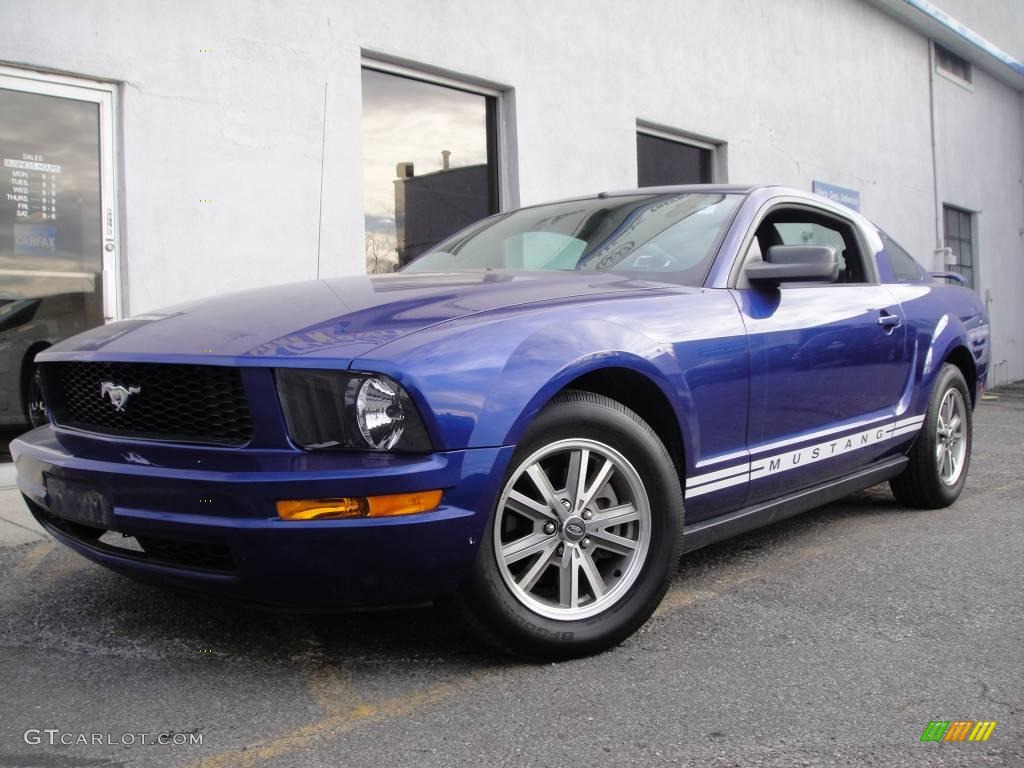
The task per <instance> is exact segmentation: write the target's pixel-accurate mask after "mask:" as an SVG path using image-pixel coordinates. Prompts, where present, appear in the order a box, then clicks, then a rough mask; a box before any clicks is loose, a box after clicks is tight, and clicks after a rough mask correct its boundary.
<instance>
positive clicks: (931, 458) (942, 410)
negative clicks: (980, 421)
mask: <svg viewBox="0 0 1024 768" xmlns="http://www.w3.org/2000/svg"><path fill="white" fill-rule="evenodd" d="M970 403H971V396H970V392H969V390H968V389H967V382H966V381H964V377H963V374H962V373H960V369H959V368H957V367H956V366H955V365H950V364H948V363H947V364H946V365H944V366H943V367H942V370H940V371H939V375H938V376H937V377H936V380H935V386H934V388H933V390H932V395H931V398H930V399H929V402H928V410H927V412H926V413H925V419H924V425H923V426H922V428H921V434H920V435H919V436H918V438H917V442H916V443H914V447H913V448H911V450H910V454H909V457H910V463H909V464H908V465H907V468H906V469H905V470H903V473H902V474H901V475H900V476H899V477H896V478H894V479H893V480H891V481H890V482H889V486H890V487H891V488H892V492H893V495H894V496H895V497H896V500H897V501H899V502H900V503H901V504H905V505H906V506H908V507H917V508H919V509H940V508H942V507H948V506H949V505H950V504H952V503H953V502H954V501H956V500H957V498H959V496H960V492H961V491H962V490H963V487H964V482H965V481H966V479H967V468H968V466H969V465H970V461H971V440H972V431H971V428H972V421H973V413H972V412H971V405H970Z"/></svg>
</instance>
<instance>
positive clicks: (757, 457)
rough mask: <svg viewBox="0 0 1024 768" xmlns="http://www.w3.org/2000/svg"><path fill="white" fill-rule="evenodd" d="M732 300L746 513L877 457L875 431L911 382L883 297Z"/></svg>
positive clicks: (861, 289) (806, 290) (825, 290)
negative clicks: (746, 383) (743, 335)
mask: <svg viewBox="0 0 1024 768" xmlns="http://www.w3.org/2000/svg"><path fill="white" fill-rule="evenodd" d="M734 293H735V295H736V299H737V303H738V304H739V306H740V310H741V312H742V313H743V319H744V322H745V323H746V326H747V333H748V338H749V342H750V365H751V374H750V392H751V394H750V421H749V427H748V433H747V434H748V443H749V446H750V453H751V485H750V496H749V498H748V503H754V502H757V501H762V500H764V499H769V498H773V497H776V496H780V495H783V494H785V493H788V492H790V491H794V490H797V489H799V488H802V487H806V486H809V485H813V484H815V483H817V482H820V481H823V480H826V479H828V478H830V477H834V476H837V475H840V474H844V473H846V472H849V471H851V470H853V469H855V468H857V467H860V466H863V465H865V464H867V463H870V462H871V461H872V460H874V459H875V458H877V457H878V456H880V455H882V454H883V453H884V452H885V451H886V450H887V446H888V444H887V442H886V434H887V433H885V431H884V429H883V432H882V433H881V434H880V433H879V432H878V429H879V428H880V427H886V426H888V425H891V423H892V422H893V420H894V418H895V415H894V414H895V410H894V407H895V405H896V403H897V402H898V401H899V399H900V396H901V394H902V393H903V391H904V389H905V387H906V383H907V377H908V376H909V375H910V361H909V358H908V355H907V352H906V344H905V339H906V326H905V323H904V322H903V315H902V310H901V309H900V307H899V305H898V304H896V303H895V301H894V300H893V298H892V296H891V295H890V293H889V292H888V291H887V290H886V289H885V288H884V287H882V286H879V285H869V284H848V285H844V284H829V285H801V286H792V287H782V288H779V289H769V290H763V289H744V290H736V291H734ZM801 448H806V449H808V450H806V451H801V450H800V449H801ZM815 449H817V450H815Z"/></svg>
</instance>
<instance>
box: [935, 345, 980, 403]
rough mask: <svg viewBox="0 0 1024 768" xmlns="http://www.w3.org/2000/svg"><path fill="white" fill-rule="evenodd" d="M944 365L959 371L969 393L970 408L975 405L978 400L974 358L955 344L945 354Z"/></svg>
mask: <svg viewBox="0 0 1024 768" xmlns="http://www.w3.org/2000/svg"><path fill="white" fill-rule="evenodd" d="M943 362H944V363H950V364H951V365H955V366H956V367H957V368H959V369H960V373H962V374H963V377H964V381H966V382H967V390H968V391H969V392H970V393H971V407H972V408H973V407H974V406H975V405H977V403H976V400H977V398H978V369H977V366H976V365H975V363H974V356H973V355H972V354H971V353H970V350H968V349H967V347H966V346H964V345H963V344H955V345H954V346H953V347H952V348H951V349H949V351H947V352H946V355H945V357H944V358H943Z"/></svg>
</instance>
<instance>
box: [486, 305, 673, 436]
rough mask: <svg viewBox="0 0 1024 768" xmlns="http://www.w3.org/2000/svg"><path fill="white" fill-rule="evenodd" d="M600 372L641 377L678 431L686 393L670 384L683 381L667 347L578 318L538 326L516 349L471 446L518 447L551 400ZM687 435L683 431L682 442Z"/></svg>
mask: <svg viewBox="0 0 1024 768" xmlns="http://www.w3.org/2000/svg"><path fill="white" fill-rule="evenodd" d="M540 350H542V352H541V353H540V354H538V353H537V352H538V351H540ZM602 368H626V369H629V370H631V371H635V372H636V373H639V374H641V375H643V376H645V377H646V378H647V379H649V380H650V381H651V382H653V383H654V384H655V386H657V387H658V389H660V390H661V391H662V393H663V394H664V395H665V397H666V398H667V399H668V401H669V403H671V404H672V408H673V410H674V411H675V414H676V420H677V422H679V423H680V426H681V427H682V422H683V421H684V417H683V415H682V414H681V413H680V411H679V408H678V404H679V403H681V402H683V401H684V399H685V393H684V392H681V391H679V389H678V387H677V386H673V385H672V384H671V381H673V380H675V381H677V382H682V377H681V376H678V374H679V370H678V367H677V365H676V359H675V356H674V355H673V354H672V350H671V347H666V346H663V345H661V344H659V343H658V342H656V341H654V340H653V339H651V338H649V337H648V336H646V335H644V334H643V333H640V332H638V331H634V330H631V329H629V328H626V327H625V326H623V325H621V324H619V323H616V322H611V321H609V320H600V319H589V320H576V321H572V322H568V323H557V324H551V325H549V326H547V327H545V328H541V329H539V330H537V331H535V332H534V333H532V334H530V336H528V337H527V338H526V339H524V340H523V341H522V343H521V344H520V345H519V346H518V347H517V348H516V350H515V351H514V352H513V354H512V355H511V356H510V357H509V360H508V363H507V364H506V365H505V367H504V368H503V369H502V371H501V373H500V375H499V376H498V377H497V380H496V382H495V384H496V386H495V388H494V390H493V391H491V392H490V393H489V394H488V397H487V401H486V404H485V406H484V409H483V412H482V413H481V419H480V421H479V423H478V424H477V428H476V429H475V430H474V433H473V436H472V439H471V444H473V445H508V444H514V443H517V442H518V441H519V439H520V438H521V437H522V435H523V432H524V431H525V430H526V428H527V426H528V425H529V424H530V422H531V421H533V419H534V418H535V417H536V415H537V413H538V412H539V411H540V410H541V409H542V408H543V407H544V406H545V405H546V404H547V403H548V402H549V401H550V400H551V398H553V397H554V396H555V395H556V394H558V392H560V391H561V390H563V389H565V388H566V387H567V386H569V384H571V383H572V382H573V381H574V380H575V379H577V378H579V377H580V376H583V375H585V374H587V373H590V372H592V371H596V370H599V369H602ZM687 431H688V430H687V429H686V428H685V427H684V428H683V433H684V434H683V439H684V442H685V441H686V436H687Z"/></svg>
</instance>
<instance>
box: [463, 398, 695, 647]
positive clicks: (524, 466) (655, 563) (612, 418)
mask: <svg viewBox="0 0 1024 768" xmlns="http://www.w3.org/2000/svg"><path fill="white" fill-rule="evenodd" d="M556 505H557V507H556ZM682 527H683V499H682V492H681V490H680V484H679V477H678V474H677V473H676V470H675V466H674V464H673V462H672V459H671V457H670V456H669V454H668V451H667V450H666V449H665V446H664V445H663V444H662V442H661V440H660V439H659V438H658V436H657V435H656V434H655V433H654V431H653V430H652V429H651V428H650V427H649V426H648V425H647V424H646V423H644V422H643V421H642V420H641V419H640V418H639V417H638V416H637V415H636V414H635V413H633V412H632V411H630V410H629V409H628V408H625V407H624V406H622V405H621V404H620V403H618V402H615V401H614V400H611V399H609V398H607V397H603V396H601V395H596V394H593V393H590V392H578V391H568V392H565V393H562V394H560V395H558V396H557V397H556V398H555V399H554V400H553V401H552V402H551V403H550V404H549V405H548V406H547V407H546V408H545V409H544V410H543V411H542V412H541V413H540V415H539V416H538V417H537V418H536V420H535V421H534V423H533V424H532V425H531V426H530V427H529V429H528V430H527V432H526V434H525V435H524V436H523V439H522V440H521V441H520V443H519V446H518V447H517V449H516V451H515V453H514V455H513V457H512V460H511V462H510V464H509V469H508V472H507V473H506V475H505V478H504V482H503V484H502V491H501V493H500V494H499V497H498V499H497V500H496V502H495V508H494V510H493V512H492V514H491V518H490V521H489V522H488V525H487V530H486V532H485V534H484V538H483V541H482V542H481V546H480V551H479V553H478V555H477V560H476V563H475V565H474V567H473V571H472V573H471V575H470V577H469V578H468V579H467V581H466V583H465V584H464V585H463V586H462V587H461V588H460V590H459V592H458V593H457V595H456V605H457V606H458V607H459V608H460V611H461V613H462V615H463V616H464V618H465V619H466V621H467V623H468V624H469V626H470V627H471V628H472V629H474V630H475V631H476V633H477V635H478V636H480V637H481V638H482V639H483V640H484V641H486V642H487V643H489V644H491V645H493V646H495V647H497V648H499V649H500V650H503V651H505V652H507V653H511V654H513V655H516V656H520V657H524V658H528V659H534V660H559V659H570V658H576V657H580V656H587V655H590V654H594V653H599V652H601V651H604V650H605V649H607V648H610V647H612V646H614V645H616V644H617V643H619V642H621V641H622V640H623V639H625V638H626V637H628V636H629V635H631V634H632V633H633V632H635V631H636V630H637V629H638V628H639V627H640V626H641V625H642V624H643V623H644V622H645V621H646V620H647V619H648V618H649V617H650V616H651V614H652V613H653V612H654V610H655V608H657V606H658V604H659V603H660V602H661V598H662V597H663V596H664V594H665V590H666V589H667V588H668V584H669V581H670V580H671V578H672V576H673V575H674V573H675V571H676V569H677V567H678V562H679V557H680V554H681V550H682Z"/></svg>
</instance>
